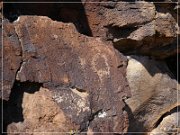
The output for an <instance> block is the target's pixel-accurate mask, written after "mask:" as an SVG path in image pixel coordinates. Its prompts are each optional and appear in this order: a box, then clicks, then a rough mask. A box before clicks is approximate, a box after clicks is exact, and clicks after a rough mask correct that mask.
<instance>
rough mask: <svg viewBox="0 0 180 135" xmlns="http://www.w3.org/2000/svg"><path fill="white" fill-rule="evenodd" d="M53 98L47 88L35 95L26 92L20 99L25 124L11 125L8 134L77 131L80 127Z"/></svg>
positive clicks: (35, 134) (41, 89) (14, 123)
mask: <svg viewBox="0 0 180 135" xmlns="http://www.w3.org/2000/svg"><path fill="white" fill-rule="evenodd" d="M17 90H20V89H17ZM20 91H21V90H20ZM52 97H53V94H52V92H51V91H49V90H48V89H45V88H40V89H39V91H36V92H35V93H34V94H32V93H28V92H24V94H23V98H22V99H19V100H22V109H23V112H22V114H23V119H24V120H23V122H18V123H16V122H13V123H11V124H9V125H8V129H7V130H8V132H10V134H14V133H17V132H19V134H23V132H24V133H25V132H26V133H28V132H29V133H31V134H33V135H37V134H40V133H41V132H47V133H48V132H49V134H52V133H53V132H56V133H60V134H61V133H62V134H63V132H71V131H77V130H78V128H79V127H78V125H75V124H74V123H72V121H71V120H70V119H69V118H67V117H66V114H65V112H63V110H62V109H61V108H60V107H59V106H58V105H57V104H56V103H55V102H54V100H53V98H52ZM36 132H37V133H36ZM38 132H40V133H38ZM51 132H52V133H51ZM41 134H42V133H41ZM64 134H65V133H64Z"/></svg>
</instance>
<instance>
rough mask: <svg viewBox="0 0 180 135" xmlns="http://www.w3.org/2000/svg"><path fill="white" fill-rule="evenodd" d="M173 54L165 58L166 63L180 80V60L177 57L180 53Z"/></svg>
mask: <svg viewBox="0 0 180 135" xmlns="http://www.w3.org/2000/svg"><path fill="white" fill-rule="evenodd" d="M177 55H178V56H177ZM177 55H173V56H170V57H168V58H166V59H165V61H166V64H167V66H168V68H169V69H170V71H171V72H172V74H173V75H174V77H175V79H176V80H177V81H178V82H179V75H178V71H177V70H178V69H179V61H178V60H177V57H178V58H179V57H180V55H179V54H177Z"/></svg>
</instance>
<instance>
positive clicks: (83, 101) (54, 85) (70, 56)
mask: <svg viewBox="0 0 180 135" xmlns="http://www.w3.org/2000/svg"><path fill="white" fill-rule="evenodd" d="M14 27H15V30H16V34H17V35H18V38H19V41H20V44H21V46H22V61H23V62H22V64H21V67H20V68H19V70H18V72H17V76H16V79H17V80H19V81H20V82H27V81H30V82H38V83H40V84H43V86H44V87H46V88H48V89H50V90H52V92H53V94H54V96H53V98H54V99H55V101H56V102H57V103H58V105H59V106H60V108H61V109H62V110H63V112H64V113H65V114H66V116H67V117H68V118H70V119H71V120H72V121H73V122H74V123H76V124H77V125H80V128H79V131H86V130H87V128H88V127H89V128H90V129H92V131H93V132H103V131H107V132H122V131H125V129H127V126H128V124H127V122H126V121H127V115H126V114H124V113H123V110H122V109H123V107H124V103H123V101H122V100H123V98H124V97H125V96H129V88H128V85H127V82H126V79H125V68H126V58H125V57H124V56H123V55H122V54H120V53H119V52H117V51H116V50H115V49H114V48H113V47H112V46H110V45H107V44H104V43H103V42H102V41H101V40H100V39H98V38H91V37H86V36H83V35H81V34H79V33H78V32H77V31H76V28H75V27H74V26H73V25H72V24H71V23H68V24H64V23H62V22H56V21H52V20H51V19H49V18H47V17H33V16H28V17H27V16H22V17H20V18H19V19H18V21H16V22H14ZM42 33H43V34H42ZM17 41H18V40H17ZM94 119H95V122H93V121H94ZM102 121H103V122H102ZM91 122H92V123H93V124H91ZM107 126H108V128H107Z"/></svg>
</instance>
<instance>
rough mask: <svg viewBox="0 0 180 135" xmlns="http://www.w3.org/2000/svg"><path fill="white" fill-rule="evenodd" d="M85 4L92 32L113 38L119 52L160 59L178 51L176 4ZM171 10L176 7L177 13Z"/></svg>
mask: <svg viewBox="0 0 180 135" xmlns="http://www.w3.org/2000/svg"><path fill="white" fill-rule="evenodd" d="M90 1H91V0H90ZM84 6H85V10H86V13H87V18H88V21H89V25H90V28H91V30H92V34H93V35H94V36H98V37H103V38H104V39H105V40H111V41H112V42H113V45H114V47H115V48H117V49H118V50H119V51H121V52H123V53H126V54H137V53H138V54H143V55H151V56H154V57H157V58H160V59H163V58H166V57H168V56H170V55H173V54H176V50H177V34H178V33H179V31H178V24H177V13H175V12H176V10H177V9H176V8H175V7H176V3H169V5H167V4H163V3H162V4H159V5H158V4H156V3H155V4H154V3H149V2H143V1H137V2H135V3H131V4H130V3H128V2H113V1H108V2H106V3H105V2H104V3H96V4H92V3H88V1H86V2H85V4H84ZM164 8H165V9H164ZM162 9H164V11H162ZM166 9H167V10H166ZM169 9H174V11H172V13H173V14H171V11H169ZM158 11H160V12H158Z"/></svg>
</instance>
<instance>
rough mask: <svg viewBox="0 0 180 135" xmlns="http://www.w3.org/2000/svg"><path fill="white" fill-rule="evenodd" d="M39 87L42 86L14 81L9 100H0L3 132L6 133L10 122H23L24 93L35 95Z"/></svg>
mask: <svg viewBox="0 0 180 135" xmlns="http://www.w3.org/2000/svg"><path fill="white" fill-rule="evenodd" d="M41 86H42V84H40V83H35V82H19V81H15V83H14V86H13V88H12V89H11V94H10V97H9V100H8V101H5V100H1V105H3V132H7V126H8V125H9V124H11V123H12V122H15V123H17V122H23V121H24V118H23V108H22V100H23V95H24V92H26V93H35V92H36V91H38V90H39V89H40V87H41ZM1 108H2V106H1ZM1 116H2V115H1ZM1 127H2V126H1Z"/></svg>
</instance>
